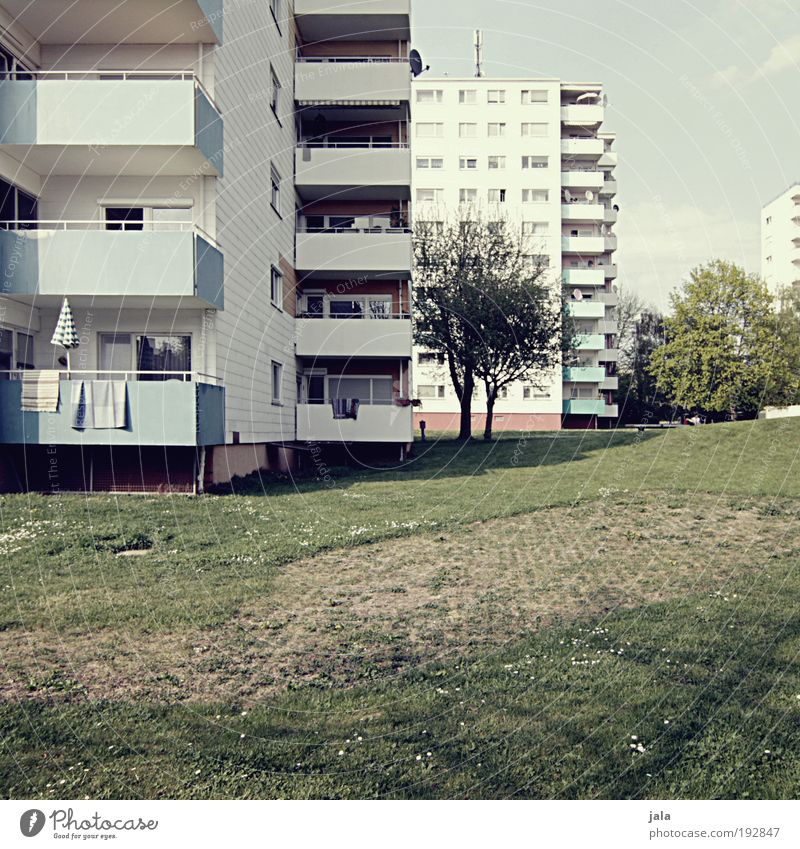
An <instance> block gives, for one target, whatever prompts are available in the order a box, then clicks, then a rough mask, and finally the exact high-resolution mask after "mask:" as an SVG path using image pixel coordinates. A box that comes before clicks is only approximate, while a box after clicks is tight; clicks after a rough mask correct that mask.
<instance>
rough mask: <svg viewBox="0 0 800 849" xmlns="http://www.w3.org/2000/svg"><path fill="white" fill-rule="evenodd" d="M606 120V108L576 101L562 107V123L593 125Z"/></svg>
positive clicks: (583, 125)
mask: <svg viewBox="0 0 800 849" xmlns="http://www.w3.org/2000/svg"><path fill="white" fill-rule="evenodd" d="M604 120H605V108H604V107H603V106H597V105H594V104H589V103H575V104H572V105H570V106H562V107H561V123H562V124H568V125H572V126H581V127H592V126H598V125H599V124H602V123H603V121H604Z"/></svg>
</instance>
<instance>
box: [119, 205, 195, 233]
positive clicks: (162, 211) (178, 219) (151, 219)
mask: <svg viewBox="0 0 800 849" xmlns="http://www.w3.org/2000/svg"><path fill="white" fill-rule="evenodd" d="M103 216H104V219H105V224H106V230H187V229H191V225H192V210H191V208H190V207H168V206H104V207H103Z"/></svg>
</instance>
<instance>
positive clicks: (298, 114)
mask: <svg viewBox="0 0 800 849" xmlns="http://www.w3.org/2000/svg"><path fill="white" fill-rule="evenodd" d="M409 7H410V3H409V0H379V2H373V3H369V4H367V5H366V6H365V5H364V4H363V3H362V4H359V3H340V4H331V3H330V2H322V0H296V2H295V3H294V4H293V5H292V4H290V3H288V2H285V0H269V1H268V0H264V2H263V3H229V4H227V5H226V4H225V3H224V2H223V0H181V2H179V3H175V4H164V3H161V2H156V0H138V1H137V2H136V3H125V4H118V5H117V6H116V7H115V8H114V9H113V10H112V11H111V12H109V13H108V14H105V15H104V16H103V17H102V18H101V19H99V20H94V18H93V16H97V10H96V6H95V4H93V3H92V2H89V0H78V1H77V2H76V3H74V4H72V5H71V6H70V8H69V10H67V12H66V13H65V12H64V9H63V4H60V3H56V2H55V0H37V2H36V3H28V2H24V0H0V48H1V50H0V61H2V63H3V64H2V67H0V172H1V173H0V179H1V180H2V191H3V195H4V201H3V212H2V215H0V262H2V265H3V280H2V290H0V444H2V445H3V457H4V463H3V468H2V470H0V483H2V484H3V485H4V486H6V487H7V488H13V487H14V486H16V487H17V488H34V489H45V490H51V491H53V490H69V489H106V488H115V489H131V490H136V489H156V488H169V489H182V490H185V489H195V488H198V487H199V488H202V487H203V486H204V485H206V484H209V483H221V482H226V481H229V480H230V479H231V478H232V477H233V476H235V475H246V474H248V473H251V472H254V471H257V470H259V469H285V468H288V467H292V466H294V465H296V463H297V462H298V461H299V460H300V459H301V458H303V457H306V458H308V457H309V454H310V451H311V446H314V445H330V444H333V445H348V446H359V445H361V444H364V445H372V446H377V447H384V448H386V449H387V450H390V451H391V452H392V456H394V455H395V454H396V453H398V452H400V451H402V450H403V449H404V448H405V447H406V446H407V445H408V443H409V442H410V441H411V439H412V417H411V410H410V407H408V406H407V405H406V404H407V399H408V397H409V395H410V390H409V384H408V381H409V366H410V361H411V326H410V319H409V317H408V313H409V309H410V278H411V239H410V233H409V232H408V227H407V222H408V200H409V197H410V153H409V149H408V131H407V126H408V121H409V115H410V71H409V68H408V56H407V54H408V41H409V34H410V30H409V27H410V19H409ZM363 33H369V36H368V37H367V36H364V35H363ZM65 298H67V299H68V300H69V304H70V306H71V309H72V313H73V315H74V321H75V325H76V329H77V333H78V336H79V339H80V345H79V346H78V347H77V348H75V349H73V350H71V351H70V352H69V353H67V352H66V351H65V350H64V349H63V348H59V347H57V346H53V345H51V344H50V338H51V336H52V334H53V330H54V327H55V325H56V322H57V320H58V316H59V312H60V310H61V308H62V305H63V303H64V299H65ZM345 319H349V320H345ZM54 372H57V375H56V386H57V387H58V392H57V397H56V402H55V407H53V405H52V396H51V395H48V390H46V389H44V390H43V389H42V388H41V386H39V383H46V382H47V381H48V379H49V378H51V377H52V375H53V373H54ZM108 392H111V393H112V395H113V398H114V399H115V400H114V401H113V404H112V406H113V410H112V411H111V413H109V410H108V409H106V407H105V406H104V405H105V404H106V402H107V397H111V395H109V396H107V395H106V394H104V393H108ZM120 393H121V394H120ZM120 398H121V399H122V400H120ZM98 399H102V400H98ZM354 401H355V402H357V403H353V402H354ZM81 403H83V404H86V405H88V406H89V407H90V412H92V413H93V415H94V418H93V419H92V417H91V416H90V417H89V419H88V421H89V422H90V424H89V425H88V426H87V425H86V420H85V419H81V422H80V423H81V424H83V425H84V426H83V427H78V426H77V425H76V408H77V406H78V405H79V404H81ZM109 403H111V402H109ZM37 405H38V406H37ZM114 405H115V406H114ZM109 416H110V418H109ZM92 421H94V422H95V423H97V422H99V425H98V424H95V426H92V424H91V422H92ZM109 422H110V424H109Z"/></svg>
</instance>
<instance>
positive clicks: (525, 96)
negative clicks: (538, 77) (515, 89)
mask: <svg viewBox="0 0 800 849" xmlns="http://www.w3.org/2000/svg"><path fill="white" fill-rule="evenodd" d="M534 103H547V92H546V91H531V90H526V91H523V92H522V105H523V106H531V105H532V104H534Z"/></svg>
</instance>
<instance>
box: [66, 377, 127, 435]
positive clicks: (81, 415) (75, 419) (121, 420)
mask: <svg viewBox="0 0 800 849" xmlns="http://www.w3.org/2000/svg"><path fill="white" fill-rule="evenodd" d="M127 400H128V399H127V384H126V383H125V381H124V380H82V381H78V382H75V383H73V384H72V426H73V427H74V428H77V429H78V430H85V429H87V428H91V429H93V430H110V429H114V428H124V427H125V426H126V424H127V406H128V404H127Z"/></svg>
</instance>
